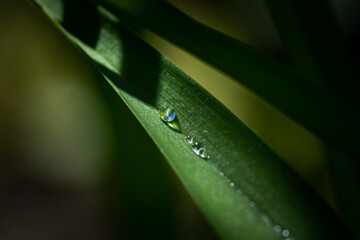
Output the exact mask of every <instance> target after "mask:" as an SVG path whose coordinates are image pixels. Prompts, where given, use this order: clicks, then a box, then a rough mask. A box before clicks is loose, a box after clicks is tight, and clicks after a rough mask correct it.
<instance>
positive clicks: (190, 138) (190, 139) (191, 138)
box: [185, 136, 194, 144]
mask: <svg viewBox="0 0 360 240" xmlns="http://www.w3.org/2000/svg"><path fill="white" fill-rule="evenodd" d="M185 139H186V141H187V142H188V143H190V144H193V143H194V138H193V137H191V136H185Z"/></svg>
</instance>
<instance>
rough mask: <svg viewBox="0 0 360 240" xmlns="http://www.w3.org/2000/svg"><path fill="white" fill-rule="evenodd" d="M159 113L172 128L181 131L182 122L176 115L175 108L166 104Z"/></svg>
mask: <svg viewBox="0 0 360 240" xmlns="http://www.w3.org/2000/svg"><path fill="white" fill-rule="evenodd" d="M159 115H160V118H161V120H163V122H164V123H165V124H166V125H167V126H168V127H169V128H171V129H172V130H175V131H177V132H181V127H180V123H179V121H178V119H177V117H176V112H175V110H174V109H172V108H170V107H167V106H166V105H164V106H162V107H161V108H160V110H159Z"/></svg>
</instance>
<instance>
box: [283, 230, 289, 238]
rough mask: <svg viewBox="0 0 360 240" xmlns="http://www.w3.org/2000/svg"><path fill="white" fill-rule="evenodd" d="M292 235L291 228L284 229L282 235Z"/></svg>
mask: <svg viewBox="0 0 360 240" xmlns="http://www.w3.org/2000/svg"><path fill="white" fill-rule="evenodd" d="M289 235H290V232H289V230H287V229H285V230H284V231H282V236H283V237H288V236H289Z"/></svg>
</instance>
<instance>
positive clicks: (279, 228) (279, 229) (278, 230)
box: [274, 225, 281, 233]
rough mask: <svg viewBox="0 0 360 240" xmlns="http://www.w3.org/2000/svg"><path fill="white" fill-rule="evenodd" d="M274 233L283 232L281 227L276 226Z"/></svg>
mask: <svg viewBox="0 0 360 240" xmlns="http://www.w3.org/2000/svg"><path fill="white" fill-rule="evenodd" d="M274 231H275V232H277V233H279V232H281V227H280V226H279V225H275V226H274Z"/></svg>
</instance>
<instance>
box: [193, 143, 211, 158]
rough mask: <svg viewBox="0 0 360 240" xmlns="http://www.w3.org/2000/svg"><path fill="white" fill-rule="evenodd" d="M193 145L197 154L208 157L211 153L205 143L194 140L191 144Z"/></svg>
mask: <svg viewBox="0 0 360 240" xmlns="http://www.w3.org/2000/svg"><path fill="white" fill-rule="evenodd" d="M191 147H192V150H193V152H194V153H195V154H196V155H198V156H200V157H201V158H203V159H208V157H209V155H208V152H207V150H206V148H205V146H204V145H203V144H201V143H199V142H195V141H194V143H193V144H191Z"/></svg>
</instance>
